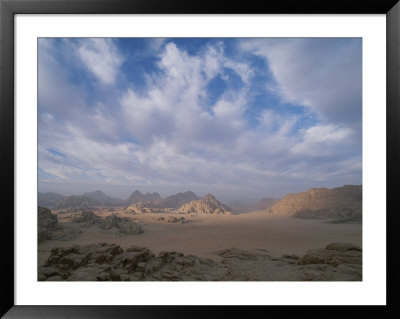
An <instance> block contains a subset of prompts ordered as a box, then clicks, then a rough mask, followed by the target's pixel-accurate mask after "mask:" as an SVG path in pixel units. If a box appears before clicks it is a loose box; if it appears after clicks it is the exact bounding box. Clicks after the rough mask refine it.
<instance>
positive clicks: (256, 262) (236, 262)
mask: <svg viewBox="0 0 400 319" xmlns="http://www.w3.org/2000/svg"><path fill="white" fill-rule="evenodd" d="M215 254H216V255H218V256H219V258H220V259H221V261H219V262H217V261H214V260H212V259H207V258H200V257H197V256H194V255H184V254H182V253H178V252H167V251H164V252H160V253H159V254H158V255H157V256H156V255H155V254H154V253H153V252H152V251H150V250H149V249H147V248H145V247H139V246H131V247H130V248H128V249H126V250H125V251H124V250H123V249H122V248H121V247H120V246H118V245H115V244H106V243H99V244H90V245H84V246H79V245H74V246H71V247H62V248H53V249H52V251H51V253H50V256H49V258H48V259H47V261H46V262H45V265H44V267H39V268H38V279H39V280H43V281H49V280H50V281H56V280H67V281H104V280H112V281H143V280H146V281H247V280H252V281H360V280H362V266H361V248H359V247H357V246H355V245H352V244H344V243H334V244H330V245H328V246H327V247H326V248H325V249H313V250H310V251H309V252H307V254H306V255H305V256H303V257H301V258H300V257H298V256H296V255H283V256H282V257H281V258H272V257H271V256H270V255H269V253H268V251H266V250H263V249H254V250H243V249H238V248H230V249H224V250H220V251H217V252H215Z"/></svg>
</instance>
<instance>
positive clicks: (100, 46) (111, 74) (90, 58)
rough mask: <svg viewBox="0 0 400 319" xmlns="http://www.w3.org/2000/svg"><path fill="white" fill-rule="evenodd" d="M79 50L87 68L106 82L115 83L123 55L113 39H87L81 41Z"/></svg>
mask: <svg viewBox="0 0 400 319" xmlns="http://www.w3.org/2000/svg"><path fill="white" fill-rule="evenodd" d="M77 52H78V55H79V57H80V58H81V60H82V62H83V63H84V65H85V66H86V68H87V69H88V70H89V71H90V72H92V73H93V74H94V75H95V76H96V77H97V79H98V80H99V81H100V82H101V83H104V84H113V83H114V82H115V80H116V78H117V75H118V72H119V67H120V66H121V64H122V62H123V58H122V56H121V55H120V54H119V52H118V50H117V48H116V47H115V45H114V44H113V40H112V39H102V38H94V39H85V40H81V41H80V42H79V46H78V48H77Z"/></svg>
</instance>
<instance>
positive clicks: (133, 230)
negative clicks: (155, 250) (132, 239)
mask: <svg viewBox="0 0 400 319" xmlns="http://www.w3.org/2000/svg"><path fill="white" fill-rule="evenodd" d="M99 227H100V228H102V229H104V230H110V229H112V228H116V229H118V232H119V233H121V234H125V235H140V234H143V229H142V227H140V225H139V224H137V223H135V222H133V221H132V220H131V219H129V218H121V217H118V216H117V215H115V214H112V215H110V216H107V217H106V218H104V219H102V220H101V221H99Z"/></svg>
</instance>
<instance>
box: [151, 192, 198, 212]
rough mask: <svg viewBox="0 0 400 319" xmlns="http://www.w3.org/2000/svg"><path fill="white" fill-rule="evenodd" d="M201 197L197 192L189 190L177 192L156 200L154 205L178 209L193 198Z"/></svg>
mask: <svg viewBox="0 0 400 319" xmlns="http://www.w3.org/2000/svg"><path fill="white" fill-rule="evenodd" d="M197 199H199V198H198V197H197V196H196V194H195V193H193V192H191V191H187V192H184V193H177V194H175V195H171V196H168V197H166V198H162V199H159V200H156V201H155V202H154V203H153V207H155V208H175V209H178V208H179V207H181V206H182V205H184V204H186V203H189V202H190V201H192V200H197Z"/></svg>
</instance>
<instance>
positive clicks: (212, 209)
mask: <svg viewBox="0 0 400 319" xmlns="http://www.w3.org/2000/svg"><path fill="white" fill-rule="evenodd" d="M178 213H180V214H192V213H194V214H213V215H220V214H225V215H232V211H231V209H230V208H229V207H227V206H225V205H223V204H221V203H220V202H219V201H218V200H217V199H216V198H215V197H214V196H213V195H211V194H207V195H206V196H205V197H203V198H202V199H200V200H195V201H191V202H189V203H187V204H185V205H182V206H181V208H179V210H178Z"/></svg>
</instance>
